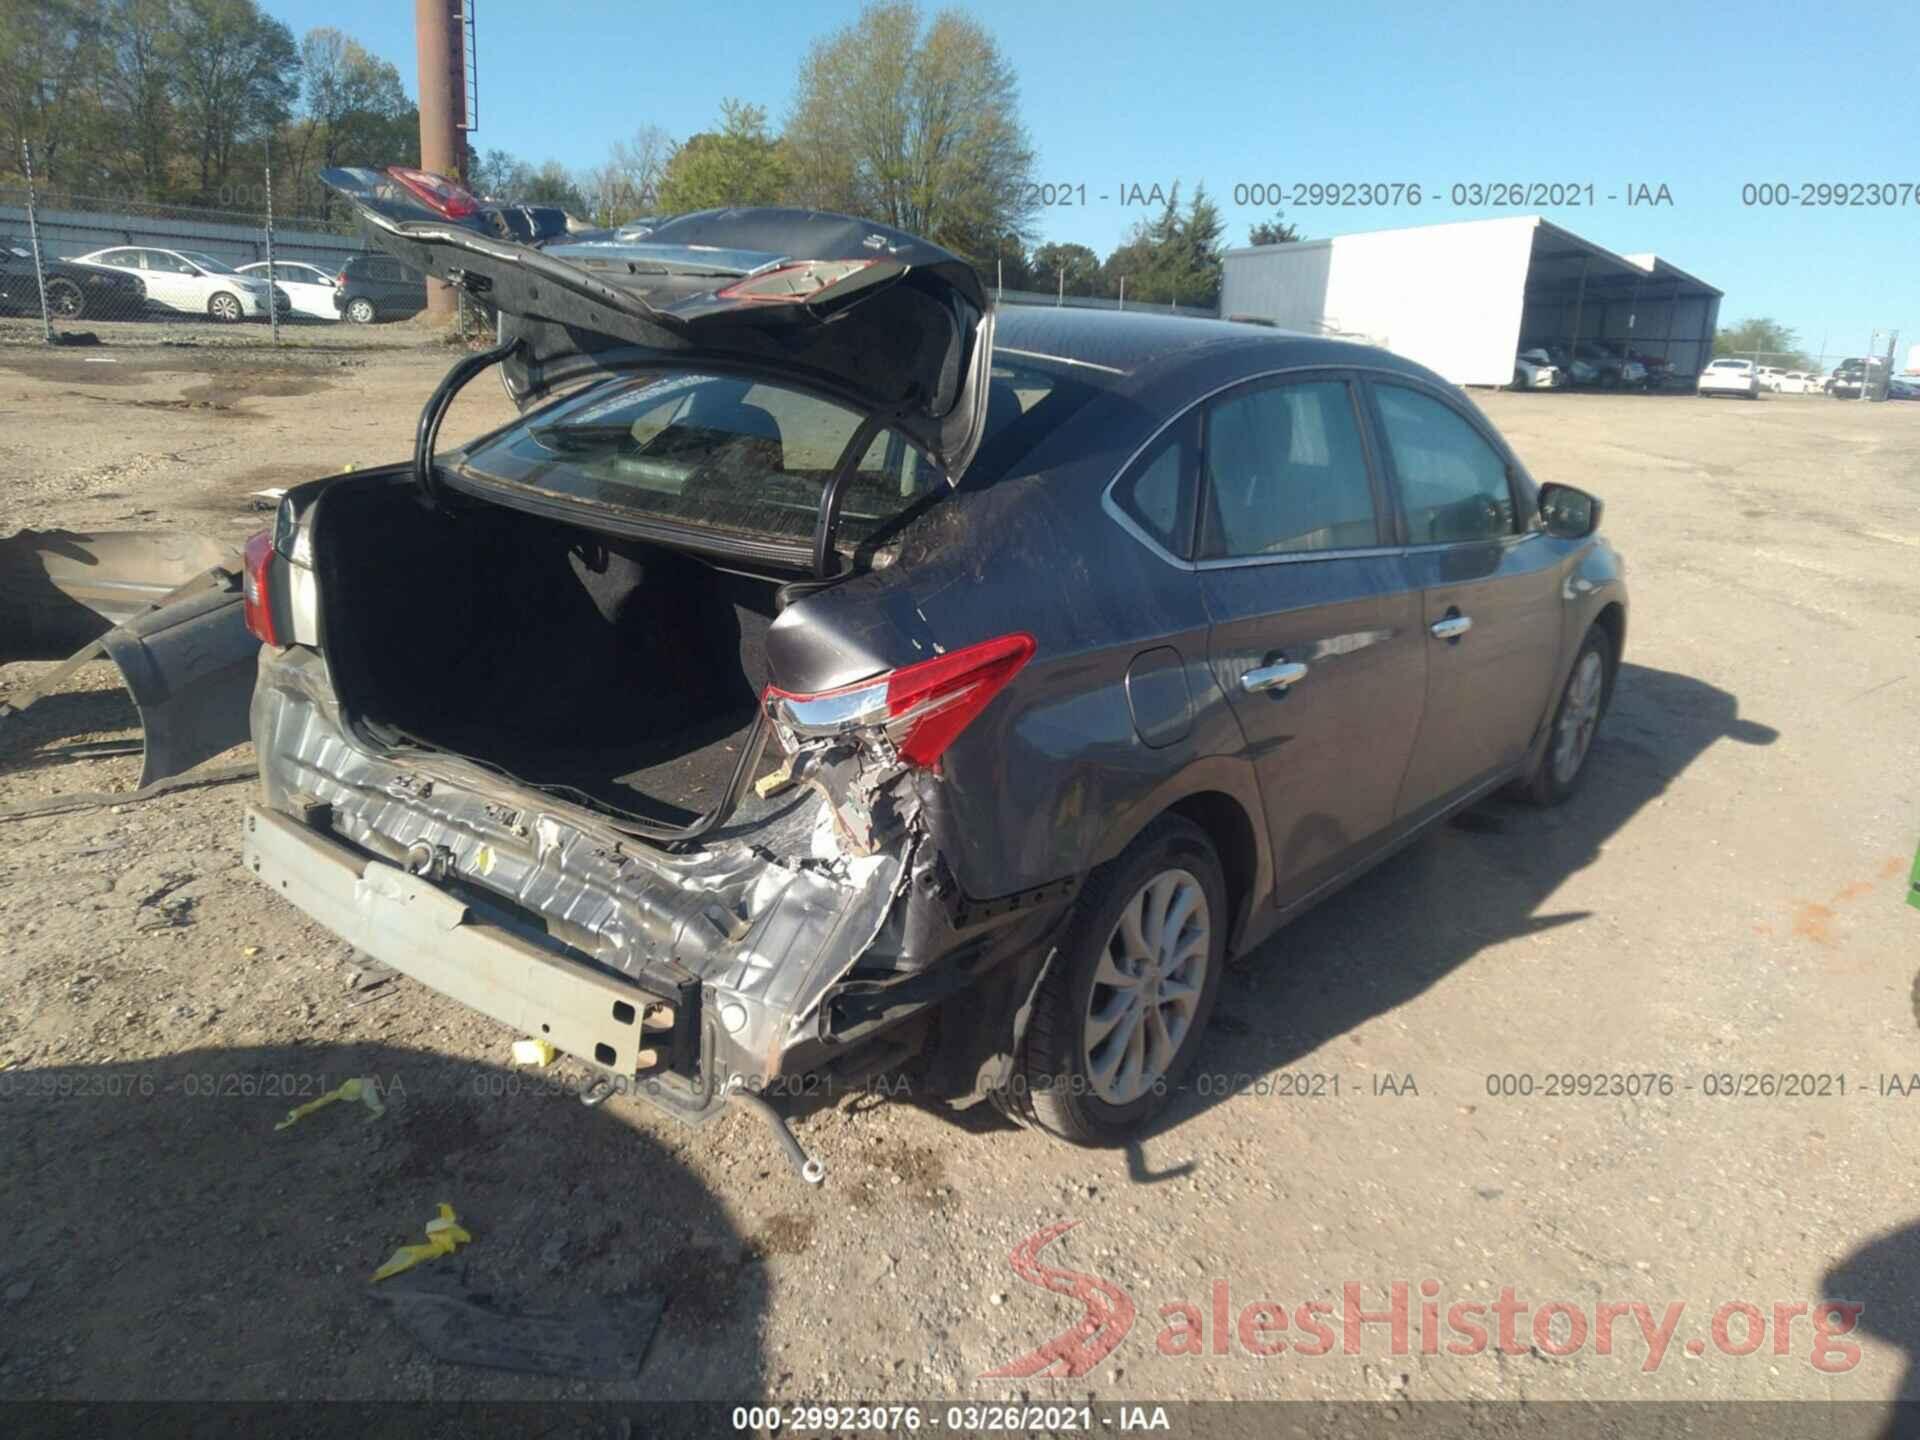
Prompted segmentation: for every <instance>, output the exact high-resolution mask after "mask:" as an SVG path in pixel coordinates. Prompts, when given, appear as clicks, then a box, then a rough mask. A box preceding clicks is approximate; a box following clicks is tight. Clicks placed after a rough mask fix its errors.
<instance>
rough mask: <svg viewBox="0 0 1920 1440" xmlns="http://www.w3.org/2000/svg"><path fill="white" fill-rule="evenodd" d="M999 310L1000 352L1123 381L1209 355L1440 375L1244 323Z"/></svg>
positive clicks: (1266, 363)
mask: <svg viewBox="0 0 1920 1440" xmlns="http://www.w3.org/2000/svg"><path fill="white" fill-rule="evenodd" d="M994 313H995V318H994V334H993V348H994V353H995V354H996V355H1003V354H1004V355H1015V356H1029V357H1037V358H1039V359H1043V360H1054V361H1059V362H1064V363H1066V364H1069V365H1074V366H1080V367H1085V368H1090V369H1093V370H1095V371H1105V372H1107V373H1108V374H1109V375H1112V376H1115V377H1119V376H1132V375H1137V374H1139V373H1141V372H1142V371H1145V370H1147V369H1149V368H1157V367H1159V366H1160V365H1161V364H1162V363H1163V362H1165V363H1168V364H1177V363H1178V361H1179V360H1180V359H1181V358H1183V357H1184V358H1197V357H1198V355H1199V354H1200V353H1201V352H1203V351H1204V352H1207V353H1208V354H1209V355H1216V354H1226V353H1235V352H1237V353H1240V354H1242V355H1244V356H1245V358H1246V360H1247V363H1248V368H1250V369H1255V368H1257V369H1269V368H1273V369H1278V368H1285V367H1291V366H1299V365H1313V364H1324V365H1369V366H1373V367H1376V368H1382V369H1390V370H1398V371H1402V372H1404V373H1405V374H1408V375H1414V376H1418V377H1420V378H1423V379H1432V378H1434V377H1433V375H1432V373H1431V372H1430V371H1428V370H1427V369H1426V368H1425V367H1423V366H1420V365H1417V364H1415V363H1414V362H1413V361H1411V360H1406V359H1403V358H1401V357H1400V356H1398V355H1394V354H1392V353H1391V352H1390V351H1386V350H1382V349H1380V348H1378V347H1377V346H1373V345H1363V344H1357V343H1355V342H1353V341H1350V340H1336V339H1333V338H1332V337H1329V336H1325V335H1307V334H1302V333H1301V332H1299V331H1294V330H1277V329H1274V328H1272V327H1271V326H1267V325H1250V324H1247V323H1245V322H1244V321H1236V320H1212V319H1207V318H1204V317H1201V316H1192V315H1177V314H1174V315H1170V314H1166V313H1164V312H1159V313H1156V312H1154V311H1152V310H1091V309H1083V308H1079V307H1075V306H1055V305H1006V306H1002V307H1001V308H1000V309H998V310H997V311H995V312H994Z"/></svg>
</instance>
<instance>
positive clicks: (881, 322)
mask: <svg viewBox="0 0 1920 1440" xmlns="http://www.w3.org/2000/svg"><path fill="white" fill-rule="evenodd" d="M321 179H322V180H323V181H324V182H325V183H326V184H327V185H328V186H329V187H330V188H332V189H333V190H335V191H336V192H337V193H339V194H340V195H342V196H343V197H345V198H346V199H347V200H348V201H349V202H350V203H352V205H353V206H354V208H355V210H356V212H357V213H358V215H359V217H360V219H361V220H362V222H363V223H364V225H365V227H366V229H367V232H368V234H369V235H370V237H371V238H372V239H373V241H374V243H376V244H377V245H379V246H380V247H381V248H382V249H383V250H386V251H387V252H388V253H390V254H392V255H394V256H396V257H398V258H399V259H401V260H403V261H405V262H406V263H407V264H409V265H412V266H414V267H416V268H417V269H420V270H422V271H425V272H426V273H428V274H431V275H434V276H437V277H439V278H441V279H443V280H447V281H449V282H450V283H452V284H455V285H459V286H461V287H462V288H463V289H465V290H466V291H467V292H468V293H469V294H471V295H473V296H474V297H475V298H476V299H478V300H480V301H482V302H483V303H485V304H487V305H489V306H491V307H493V308H494V309H496V310H498V311H499V312H500V315H501V317H502V318H501V339H502V340H518V341H519V342H520V344H519V347H518V349H517V350H516V351H515V353H514V354H513V355H512V356H511V357H510V358H509V359H508V360H507V361H506V362H505V364H504V366H503V369H504V372H505V375H506V380H507V389H508V393H509V394H510V395H512V397H513V399H514V401H515V403H516V404H518V405H519V406H520V407H521V408H522V409H525V408H527V407H528V406H530V405H532V404H534V403H536V402H537V401H539V400H540V399H541V398H543V397H544V396H546V395H549V394H551V393H553V392H554V391H555V390H556V389H558V388H560V387H562V386H566V385H571V384H574V383H577V382H579V381H582V380H584V379H589V378H591V377H592V376H594V375H595V374H599V373H606V372H612V371H618V370H627V369H635V368H639V367H643V366H647V365H660V364H671V365H674V366H676V367H681V368H688V367H696V366H697V367H701V368H705V369H710V370H718V371H722V372H733V373H739V374H746V375H758V376H764V377H769V378H778V379H780V380H783V381H786V382H789V383H796V384H800V385H804V386H810V387H812V388H814V389H817V390H819V391H822V392H824V393H826V394H828V395H830V396H832V397H834V398H837V399H839V400H841V401H842V402H843V403H846V404H848V405H849V406H851V407H852V408H854V409H857V410H859V411H862V412H864V413H866V414H869V415H871V416H873V417H874V418H875V419H876V420H877V421H879V422H880V423H881V424H883V425H886V426H889V427H891V428H894V429H897V430H899V431H900V432H901V433H903V434H905V435H906V436H907V437H908V438H910V439H911V440H912V441H914V443H916V444H918V445H920V446H921V447H922V448H924V449H925V450H926V451H927V453H928V454H929V455H930V456H932V457H933V459H934V460H935V461H936V462H938V463H939V465H940V466H941V468H942V469H944V470H945V471H946V473H947V475H948V476H949V478H951V479H956V480H957V479H958V478H959V476H960V474H961V473H962V472H963V471H964V470H965V468H966V466H967V463H968V461H970V460H971V459H972V457H973V453H974V451H975V449H976V448H977V447H978V445H979V441H980V432H981V429H982V426H983V424H984V421H985V416H986V394H987V384H988V378H989V369H990V361H991V355H992V312H991V307H990V306H989V304H988V301H987V298H986V295H985V293H984V292H983V291H982V290H981V288H980V283H979V280H978V278H977V277H976V276H975V275H974V273H973V270H972V268H971V267H970V266H969V265H968V264H967V263H966V262H965V261H964V260H962V259H960V258H959V257H958V256H956V255H953V254H950V253H949V252H947V251H945V250H943V249H941V248H940V247H939V246H937V245H932V244H929V243H928V242H927V241H925V240H921V239H919V238H917V237H915V236H912V235H908V234H905V233H904V232H902V231H898V230H894V229H890V228H889V227H887V226H884V225H878V224H875V223H873V222H871V221H866V220H858V219H854V218H852V217H850V216H845V215H833V214H828V213H825V212H821V211H812V210H794V209H773V208H756V209H730V210H707V211H701V212H699V213H697V214H692V215H682V216H676V217H674V218H672V219H668V220H661V221H659V222H657V223H656V222H650V221H638V222H635V223H633V224H630V225H625V226H622V227H620V228H618V229H613V230H607V229H585V228H581V227H579V226H578V224H577V222H574V221H572V220H571V219H570V218H569V217H568V216H567V215H566V214H565V213H564V212H563V211H560V210H558V209H556V208H554V207H552V206H531V205H502V204H496V203H494V202H491V201H481V200H479V199H477V198H475V197H474V196H473V195H471V194H469V193H468V192H467V191H465V190H463V189H461V188H460V187H459V186H457V185H455V184H453V183H451V182H450V181H447V180H444V179H442V178H441V177H439V176H436V175H430V174H427V173H425V172H422V171H417V170H410V169H407V168H405V167H402V166H391V167H389V168H388V169H386V170H384V171H382V170H366V169H328V170H323V171H322V172H321Z"/></svg>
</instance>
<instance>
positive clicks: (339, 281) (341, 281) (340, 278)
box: [333, 270, 347, 285]
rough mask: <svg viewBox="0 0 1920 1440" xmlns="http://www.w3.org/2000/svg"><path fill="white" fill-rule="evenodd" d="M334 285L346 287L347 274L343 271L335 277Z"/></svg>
mask: <svg viewBox="0 0 1920 1440" xmlns="http://www.w3.org/2000/svg"><path fill="white" fill-rule="evenodd" d="M333 283H334V284H336V285H345V284H346V283H347V272H346V271H344V270H342V271H341V272H340V273H339V274H338V275H336V276H334V277H333Z"/></svg>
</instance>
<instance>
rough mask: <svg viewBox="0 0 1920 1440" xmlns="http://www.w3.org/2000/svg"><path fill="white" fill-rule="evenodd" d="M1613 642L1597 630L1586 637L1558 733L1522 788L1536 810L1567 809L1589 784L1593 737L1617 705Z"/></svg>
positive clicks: (1558, 714)
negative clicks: (1609, 709) (1541, 807)
mask: <svg viewBox="0 0 1920 1440" xmlns="http://www.w3.org/2000/svg"><path fill="white" fill-rule="evenodd" d="M1616 663H1617V662H1616V660H1615V658H1614V654H1613V641H1612V640H1611V639H1610V638H1608V635H1607V632H1606V631H1605V630H1602V629H1601V628H1600V627H1599V626H1598V625H1595V626H1594V627H1593V628H1592V629H1590V630H1588V631H1587V635H1586V638H1585V639H1584V640H1582V641H1581V642H1580V653H1579V654H1577V655H1575V656H1574V657H1573V668H1572V669H1571V670H1570V671H1568V673H1567V683H1566V685H1565V686H1563V687H1562V688H1561V691H1560V703H1559V704H1558V705H1556V706H1555V707H1554V711H1553V727H1552V729H1551V730H1550V731H1549V732H1548V734H1547V743H1546V746H1545V748H1543V749H1542V750H1541V752H1540V760H1539V763H1538V764H1537V765H1536V766H1535V767H1534V770H1533V773H1532V774H1531V775H1528V776H1527V777H1526V778H1525V779H1524V780H1523V781H1521V783H1520V787H1519V790H1520V794H1521V796H1522V798H1524V799H1527V800H1530V801H1532V802H1533V803H1534V804H1535V805H1560V804H1564V803H1565V802H1566V801H1567V800H1568V799H1569V798H1570V797H1571V796H1572V795H1573V792H1574V791H1576V790H1578V789H1579V788H1580V782H1581V781H1582V780H1583V779H1585V778H1586V774H1587V768H1588V767H1587V760H1588V758H1589V757H1590V756H1591V755H1592V754H1593V741H1594V737H1595V736H1596V735H1597V734H1598V733H1599V729H1600V721H1601V720H1602V718H1604V717H1605V715H1606V713H1607V706H1608V705H1609V703H1611V701H1612V699H1613V674H1614V667H1615V665H1616Z"/></svg>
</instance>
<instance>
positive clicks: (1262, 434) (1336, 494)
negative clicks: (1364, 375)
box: [1200, 380, 1380, 560]
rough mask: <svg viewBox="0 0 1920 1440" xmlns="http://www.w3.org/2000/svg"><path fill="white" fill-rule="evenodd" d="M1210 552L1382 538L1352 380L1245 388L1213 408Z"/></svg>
mask: <svg viewBox="0 0 1920 1440" xmlns="http://www.w3.org/2000/svg"><path fill="white" fill-rule="evenodd" d="M1205 456H1206V458H1205V462H1204V469H1205V473H1206V501H1205V504H1204V506H1203V508H1202V516H1201V544H1200V556H1201V558H1202V559H1213V560H1222V559H1241V558H1246V559H1251V558H1255V557H1259V556H1266V555H1293V554H1306V553H1311V552H1314V551H1319V550H1358V549H1366V548H1368V547H1370V546H1374V545H1378V544H1379V543H1380V530H1379V521H1378V518H1377V515H1376V512H1375V508H1374V502H1373V484H1372V480H1371V477H1370V474H1369V472H1368V468H1367V456H1366V450H1365V448H1364V446H1363V445H1362V443H1361V439H1360V424H1359V420H1358V418H1357V416H1356V414H1355V412H1354V404H1353V392H1352V390H1351V388H1350V387H1349V386H1348V384H1347V382H1346V381H1345V380H1311V381H1301V382H1295V383H1288V384H1279V385H1264V386H1261V387H1259V388H1257V389H1252V390H1242V391H1240V392H1238V393H1236V394H1233V395H1230V396H1228V397H1226V398H1225V399H1223V400H1217V401H1215V402H1214V403H1213V404H1212V405H1211V406H1209V407H1208V410H1207V416H1206V438H1205Z"/></svg>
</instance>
